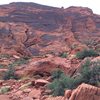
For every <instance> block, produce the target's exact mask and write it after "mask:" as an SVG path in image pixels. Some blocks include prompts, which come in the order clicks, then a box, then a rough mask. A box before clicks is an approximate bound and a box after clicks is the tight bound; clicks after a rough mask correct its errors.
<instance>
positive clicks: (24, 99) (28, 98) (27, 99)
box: [21, 97, 33, 100]
mask: <svg viewBox="0 0 100 100" xmlns="http://www.w3.org/2000/svg"><path fill="white" fill-rule="evenodd" d="M21 100H33V98H30V97H25V98H23V99H21Z"/></svg>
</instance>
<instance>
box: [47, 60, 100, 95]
mask: <svg viewBox="0 0 100 100" xmlns="http://www.w3.org/2000/svg"><path fill="white" fill-rule="evenodd" d="M52 79H53V81H52V82H51V83H50V84H48V88H49V89H50V90H51V94H52V95H53V96H62V95H64V92H65V90H66V89H74V88H76V87H77V86H78V85H80V84H81V83H86V84H91V85H94V86H99V84H100V61H98V62H94V63H91V62H90V61H89V60H87V61H86V62H85V63H84V64H83V65H82V67H81V70H80V76H78V77H76V78H73V77H69V76H67V75H65V74H64V73H63V71H61V70H60V69H58V70H56V71H54V72H53V73H52Z"/></svg>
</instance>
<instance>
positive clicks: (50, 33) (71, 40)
mask: <svg viewBox="0 0 100 100" xmlns="http://www.w3.org/2000/svg"><path fill="white" fill-rule="evenodd" d="M91 40H92V41H95V40H96V45H94V47H93V48H98V46H97V44H98V43H99V41H100V16H99V15H96V14H93V12H92V10H91V9H89V8H87V7H74V6H72V7H69V8H66V9H64V8H56V7H50V6H44V5H39V4H36V3H24V2H18V3H10V4H8V5H1V6H0V53H5V52H6V53H9V54H20V55H33V56H34V55H35V56H38V55H44V54H47V53H54V54H55V53H56V54H58V53H59V52H64V51H66V52H69V53H74V52H76V51H80V50H81V49H83V48H88V46H87V45H86V42H88V41H91Z"/></svg>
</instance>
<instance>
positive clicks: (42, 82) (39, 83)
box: [35, 79, 49, 86]
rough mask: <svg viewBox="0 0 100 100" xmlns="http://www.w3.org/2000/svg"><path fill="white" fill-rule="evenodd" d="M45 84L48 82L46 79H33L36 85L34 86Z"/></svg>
mask: <svg viewBox="0 0 100 100" xmlns="http://www.w3.org/2000/svg"><path fill="white" fill-rule="evenodd" d="M46 84H49V82H48V81H46V80H43V79H38V80H35V85H36V86H44V85H46Z"/></svg>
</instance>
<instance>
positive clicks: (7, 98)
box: [0, 95, 10, 100]
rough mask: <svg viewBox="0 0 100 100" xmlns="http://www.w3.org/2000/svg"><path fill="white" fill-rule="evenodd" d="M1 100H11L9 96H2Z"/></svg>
mask: <svg viewBox="0 0 100 100" xmlns="http://www.w3.org/2000/svg"><path fill="white" fill-rule="evenodd" d="M0 100H10V98H9V96H8V95H0Z"/></svg>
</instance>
